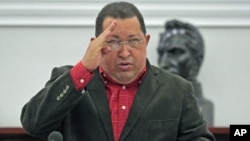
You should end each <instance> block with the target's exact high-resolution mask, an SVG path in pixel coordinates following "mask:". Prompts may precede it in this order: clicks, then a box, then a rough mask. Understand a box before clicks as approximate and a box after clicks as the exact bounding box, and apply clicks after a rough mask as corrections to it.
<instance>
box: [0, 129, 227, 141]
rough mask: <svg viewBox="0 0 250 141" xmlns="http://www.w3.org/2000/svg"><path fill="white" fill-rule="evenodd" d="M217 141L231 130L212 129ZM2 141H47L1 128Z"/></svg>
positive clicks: (222, 139)
mask: <svg viewBox="0 0 250 141" xmlns="http://www.w3.org/2000/svg"><path fill="white" fill-rule="evenodd" d="M209 130H210V131H211V132H212V133H213V134H214V136H215V138H216V140H217V141H229V128H227V127H221V128H220V127H211V128H209ZM0 141H45V140H41V139H38V138H35V137H32V136H30V135H28V134H27V133H26V132H25V130H24V129H23V128H19V127H17V128H0Z"/></svg>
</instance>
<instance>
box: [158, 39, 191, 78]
mask: <svg viewBox="0 0 250 141" xmlns="http://www.w3.org/2000/svg"><path fill="white" fill-rule="evenodd" d="M189 40H190V38H188V37H187V36H185V35H179V34H177V35H174V36H172V37H169V38H168V39H167V40H165V41H162V42H161V43H160V46H159V48H158V53H159V60H158V63H159V66H160V67H161V68H163V69H165V70H167V71H169V72H171V73H174V74H177V75H180V76H182V77H183V78H186V79H188V78H190V77H192V76H191V75H192V74H193V72H192V71H193V65H194V64H195V62H194V61H195V58H194V57H193V56H192V52H191V50H190V48H188V47H187V44H188V43H189Z"/></svg>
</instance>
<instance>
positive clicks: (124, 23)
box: [21, 2, 214, 141]
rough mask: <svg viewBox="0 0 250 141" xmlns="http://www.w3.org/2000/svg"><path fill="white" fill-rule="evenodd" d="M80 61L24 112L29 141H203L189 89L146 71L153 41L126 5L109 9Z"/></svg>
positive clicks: (58, 74) (55, 75)
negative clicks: (54, 135) (56, 138)
mask: <svg viewBox="0 0 250 141" xmlns="http://www.w3.org/2000/svg"><path fill="white" fill-rule="evenodd" d="M95 34H96V37H92V38H91V41H90V43H89V46H88V49H87V51H86V52H85V55H84V56H83V58H82V59H81V60H80V61H79V62H78V63H77V64H76V65H74V66H63V67H59V68H55V69H53V71H52V75H51V78H50V80H49V81H48V82H47V83H46V85H45V87H44V88H43V89H42V90H41V91H39V92H38V94H36V95H35V96H34V97H33V98H32V99H31V100H30V101H29V102H28V103H27V104H26V105H25V106H24V107H23V110H22V114H21V122H22V124H23V127H24V129H25V130H26V131H27V132H28V133H30V134H31V135H33V136H37V137H41V138H47V136H48V135H49V134H50V133H51V132H52V131H60V132H61V133H62V134H63V136H64V141H85V140H86V141H161V140H166V141H176V140H178V141H191V140H192V141H196V140H197V141H198V140H199V141H201V140H204V141H207V140H211V141H212V140H214V137H213V136H212V135H211V133H209V131H208V130H207V125H206V122H205V121H204V120H203V117H202V115H201V113H200V112H199V109H198V107H197V102H196V100H195V98H194V96H193V89H192V85H191V83H190V82H187V81H185V80H184V79H182V78H180V77H177V76H175V75H172V74H169V73H167V72H165V71H163V70H161V69H159V68H157V67H155V66H152V65H150V63H149V61H148V60H147V57H146V49H147V45H148V42H149V39H150V35H149V34H147V33H146V27H145V24H144V19H143V17H142V15H141V13H140V12H139V10H138V9H137V8H136V7H135V6H134V5H133V4H131V3H127V2H114V3H110V4H108V5H106V6H105V7H104V8H103V9H102V10H101V12H100V13H99V15H98V17H97V19H96V33H95Z"/></svg>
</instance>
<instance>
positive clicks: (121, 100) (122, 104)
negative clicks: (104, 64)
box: [70, 62, 146, 141]
mask: <svg viewBox="0 0 250 141" xmlns="http://www.w3.org/2000/svg"><path fill="white" fill-rule="evenodd" d="M99 71H100V73H101V76H102V79H103V81H104V83H105V87H106V94H107V97H108V102H109V108H110V111H111V120H112V126H113V135H114V140H115V141H118V140H119V137H120V135H121V132H122V130H123V127H124V125H125V122H126V120H127V118H128V114H129V111H130V108H131V106H132V103H133V101H134V98H135V95H136V92H137V89H138V85H139V84H140V83H141V79H142V78H143V77H144V75H145V72H146V68H144V70H143V72H141V74H140V75H139V77H138V78H137V79H136V80H135V81H134V82H132V83H130V84H127V85H121V84H118V83H116V82H115V81H114V80H112V79H111V78H110V77H109V76H107V75H106V74H105V73H104V72H103V70H102V69H101V68H100V70H99ZM70 73H71V76H72V79H73V82H74V84H75V86H76V89H77V90H79V91H81V90H82V89H83V88H84V87H85V86H86V85H87V84H88V82H89V81H90V80H91V78H92V77H93V74H92V73H90V72H88V71H87V70H86V69H85V68H84V67H83V65H82V64H81V63H80V62H79V63H78V64H77V65H75V66H74V67H73V68H72V69H71V71H70Z"/></svg>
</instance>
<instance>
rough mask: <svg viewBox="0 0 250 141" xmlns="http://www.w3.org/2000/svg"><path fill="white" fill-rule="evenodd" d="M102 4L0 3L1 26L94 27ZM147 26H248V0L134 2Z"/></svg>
mask: <svg viewBox="0 0 250 141" xmlns="http://www.w3.org/2000/svg"><path fill="white" fill-rule="evenodd" d="M106 3H107V2H106V1H105V0H104V1H94V2H91V1H84V2H83V1H72V2H67V1H60V2H58V1H55V0H52V1H51V2H49V1H44V2H42V1H40V2H37V1H36V2H34V1H33V2H32V1H26V2H18V1H12V2H8V1H5V2H0V26H58V27H60V26H80V27H82V26H83V27H85V26H94V24H95V17H96V15H97V13H98V12H99V10H100V9H101V8H102V7H103V6H104V5H105V4H106ZM134 3H135V5H136V6H137V7H138V8H139V9H140V10H141V11H142V13H143V15H144V18H145V22H146V24H147V26H151V27H158V26H163V25H164V23H165V21H166V20H169V19H174V18H175V19H182V20H184V21H187V22H191V23H193V24H196V25H197V26H199V27H250V1H249V2H247V1H232V0H231V1H229V2H227V1H224V0H221V1H219V2H216V1H211V2H208V0H207V1H203V2H198V1H189V2H180V1H177V2H174V1H169V2H164V1H162V0H158V1H157V2H155V1H154V2H153V1H150V0H148V1H145V2H142V1H135V2H134Z"/></svg>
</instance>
